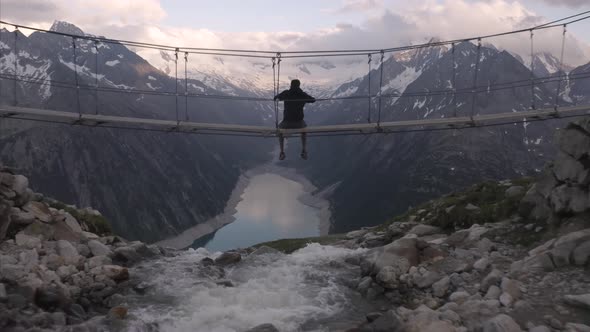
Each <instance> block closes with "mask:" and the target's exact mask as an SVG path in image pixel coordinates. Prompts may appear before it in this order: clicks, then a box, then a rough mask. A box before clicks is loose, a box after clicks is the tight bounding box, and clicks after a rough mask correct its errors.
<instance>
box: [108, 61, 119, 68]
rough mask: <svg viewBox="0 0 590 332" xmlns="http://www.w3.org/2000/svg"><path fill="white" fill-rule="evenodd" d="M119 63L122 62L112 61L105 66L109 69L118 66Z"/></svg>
mask: <svg viewBox="0 0 590 332" xmlns="http://www.w3.org/2000/svg"><path fill="white" fill-rule="evenodd" d="M119 63H121V61H119V60H111V61H107V62H105V65H107V66H109V67H114V66H116V65H118V64H119Z"/></svg>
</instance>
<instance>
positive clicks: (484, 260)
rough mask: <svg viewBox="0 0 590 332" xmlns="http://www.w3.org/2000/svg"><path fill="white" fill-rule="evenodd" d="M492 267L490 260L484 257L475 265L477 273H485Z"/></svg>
mask: <svg viewBox="0 0 590 332" xmlns="http://www.w3.org/2000/svg"><path fill="white" fill-rule="evenodd" d="M488 266H490V260H489V258H487V257H482V258H480V259H478V260H477V261H476V262H475V263H473V268H474V269H476V270H477V271H480V272H483V271H485V270H486V269H487V268H488Z"/></svg>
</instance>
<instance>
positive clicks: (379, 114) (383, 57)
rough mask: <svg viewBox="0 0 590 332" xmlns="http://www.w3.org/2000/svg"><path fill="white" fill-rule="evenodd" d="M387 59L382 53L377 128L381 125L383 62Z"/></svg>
mask: <svg viewBox="0 0 590 332" xmlns="http://www.w3.org/2000/svg"><path fill="white" fill-rule="evenodd" d="M384 59H385V52H384V51H381V73H380V78H379V108H378V112H377V128H378V129H379V128H380V125H381V95H382V94H383V66H384V65H383V60H384Z"/></svg>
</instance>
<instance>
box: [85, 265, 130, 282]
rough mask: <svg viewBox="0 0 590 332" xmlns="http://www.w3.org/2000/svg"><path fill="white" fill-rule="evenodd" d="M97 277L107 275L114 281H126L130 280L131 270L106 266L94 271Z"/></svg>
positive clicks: (116, 266)
mask: <svg viewBox="0 0 590 332" xmlns="http://www.w3.org/2000/svg"><path fill="white" fill-rule="evenodd" d="M92 272H93V274H95V275H101V274H102V275H105V276H107V277H108V278H110V279H113V280H114V281H119V282H120V281H125V280H128V279H129V270H128V269H127V268H125V267H122V266H118V265H104V266H101V267H97V268H94V269H93V270H92Z"/></svg>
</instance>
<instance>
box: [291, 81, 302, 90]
mask: <svg viewBox="0 0 590 332" xmlns="http://www.w3.org/2000/svg"><path fill="white" fill-rule="evenodd" d="M300 86H301V82H300V81H299V80H292V81H291V89H297V88H298V87H300Z"/></svg>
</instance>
